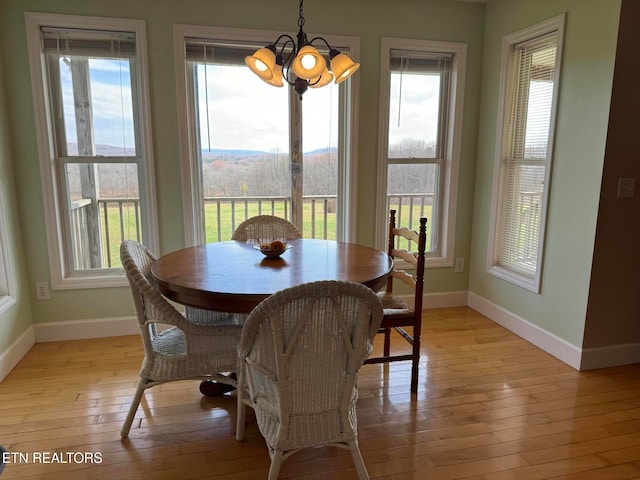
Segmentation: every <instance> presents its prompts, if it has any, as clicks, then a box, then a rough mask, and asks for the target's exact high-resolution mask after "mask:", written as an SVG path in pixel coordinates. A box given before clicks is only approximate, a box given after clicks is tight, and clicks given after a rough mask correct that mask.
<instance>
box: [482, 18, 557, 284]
mask: <svg viewBox="0 0 640 480" xmlns="http://www.w3.org/2000/svg"><path fill="white" fill-rule="evenodd" d="M563 26H564V17H563V16H560V17H556V18H554V19H552V20H550V21H548V22H545V23H543V24H540V25H537V26H535V27H533V28H529V29H526V30H524V31H521V32H518V33H515V34H512V35H509V36H507V37H505V39H504V42H503V67H504V68H503V72H504V78H503V85H502V94H501V101H502V103H503V104H502V105H501V118H500V120H499V127H498V128H499V132H500V133H499V136H500V139H499V143H498V152H499V153H498V158H497V168H496V177H495V179H494V191H496V194H495V195H494V204H493V215H492V220H493V225H492V227H491V229H490V232H491V235H492V236H491V238H490V242H489V248H490V255H489V265H488V268H489V272H490V273H492V274H494V275H496V276H498V277H500V278H503V279H506V280H509V281H511V282H513V283H515V284H517V285H520V286H522V287H524V288H527V289H529V290H532V291H535V292H539V290H540V279H541V261H542V257H543V252H544V226H545V220H546V216H547V200H548V195H549V188H548V186H549V179H550V174H551V159H552V150H553V134H554V123H555V111H556V100H557V96H558V80H559V75H560V53H561V51H562V48H561V43H562V31H563Z"/></svg>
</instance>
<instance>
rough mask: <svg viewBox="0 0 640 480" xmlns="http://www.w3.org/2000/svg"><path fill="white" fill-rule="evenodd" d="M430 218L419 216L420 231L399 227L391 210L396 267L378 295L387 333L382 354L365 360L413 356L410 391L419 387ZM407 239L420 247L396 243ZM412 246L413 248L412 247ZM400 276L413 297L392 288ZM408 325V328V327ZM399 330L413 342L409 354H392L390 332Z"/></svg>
mask: <svg viewBox="0 0 640 480" xmlns="http://www.w3.org/2000/svg"><path fill="white" fill-rule="evenodd" d="M426 232H427V219H426V218H424V217H422V218H421V219H420V228H419V231H418V232H415V231H413V230H410V229H408V228H406V227H396V211H395V210H391V211H390V214H389V245H388V253H389V256H390V257H392V258H393V260H394V267H393V270H392V271H391V274H390V275H389V277H388V278H387V286H386V289H385V291H383V292H380V293H379V294H378V296H379V297H380V300H381V302H382V307H383V308H384V315H383V317H382V323H381V325H380V333H383V334H384V343H383V354H382V356H380V357H370V358H368V359H367V360H366V361H365V363H383V362H384V363H387V362H399V361H405V360H411V387H410V390H411V393H416V392H417V391H418V367H419V364H420V334H421V330H422V294H423V290H424V259H425V249H426V240H427V233H426ZM398 239H404V240H406V241H407V242H409V243H408V244H406V245H409V244H411V243H413V244H415V245H416V248H417V251H415V252H414V251H409V250H407V248H403V246H402V245H400V244H399V243H397V240H398ZM412 250H413V249H412ZM400 261H404V262H406V264H408V265H409V267H410V268H412V269H415V275H412V274H410V273H409V272H407V271H405V270H403V269H402V268H401V266H400V264H399V262H400ZM394 279H397V280H399V281H401V282H403V283H405V284H406V285H408V286H409V287H410V288H411V289H412V296H411V301H410V302H406V301H405V300H404V299H403V298H402V297H401V296H400V295H397V294H395V293H394V291H393V281H394ZM408 329H409V330H408ZM392 331H396V332H397V333H399V334H400V336H401V337H402V338H404V339H405V340H406V341H407V342H409V344H410V345H411V353H409V354H402V353H398V354H391V332H392Z"/></svg>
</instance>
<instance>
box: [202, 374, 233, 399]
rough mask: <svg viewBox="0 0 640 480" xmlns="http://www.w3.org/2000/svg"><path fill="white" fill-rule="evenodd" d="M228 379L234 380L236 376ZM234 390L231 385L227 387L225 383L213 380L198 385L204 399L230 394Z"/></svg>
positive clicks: (231, 375)
mask: <svg viewBox="0 0 640 480" xmlns="http://www.w3.org/2000/svg"><path fill="white" fill-rule="evenodd" d="M229 377H230V378H233V379H234V380H235V379H236V374H235V373H232V374H230V375H229ZM235 389H236V387H234V386H233V385H227V384H226V383H222V382H216V381H214V380H204V381H203V382H201V383H200V393H201V394H202V395H204V396H205V397H219V396H220V395H224V394H225V393H227V392H232V391H234V390H235Z"/></svg>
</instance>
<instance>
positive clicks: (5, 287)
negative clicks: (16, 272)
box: [0, 183, 15, 312]
mask: <svg viewBox="0 0 640 480" xmlns="http://www.w3.org/2000/svg"><path fill="white" fill-rule="evenodd" d="M4 195H5V190H4V185H2V183H0V312H2V311H3V310H5V309H7V308H8V307H9V306H10V305H13V304H14V303H15V298H14V296H15V293H14V289H13V272H12V268H11V263H10V258H11V257H10V256H9V251H8V248H9V246H8V234H9V232H8V230H7V223H6V218H7V212H6V211H5V200H4Z"/></svg>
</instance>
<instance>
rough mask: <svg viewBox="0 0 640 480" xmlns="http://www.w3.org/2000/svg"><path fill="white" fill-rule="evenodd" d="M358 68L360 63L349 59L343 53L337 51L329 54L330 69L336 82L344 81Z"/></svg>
mask: <svg viewBox="0 0 640 480" xmlns="http://www.w3.org/2000/svg"><path fill="white" fill-rule="evenodd" d="M358 68H360V64H359V63H356V62H354V61H353V60H351V59H350V58H349V57H347V56H346V55H345V54H344V53H339V52H338V53H336V54H335V55H332V56H331V71H332V72H333V75H334V77H335V79H336V80H335V82H336V84H338V83H342V82H344V81H345V80H346V79H347V78H349V77H350V76H351V75H353V74H354V73H356V70H358Z"/></svg>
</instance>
